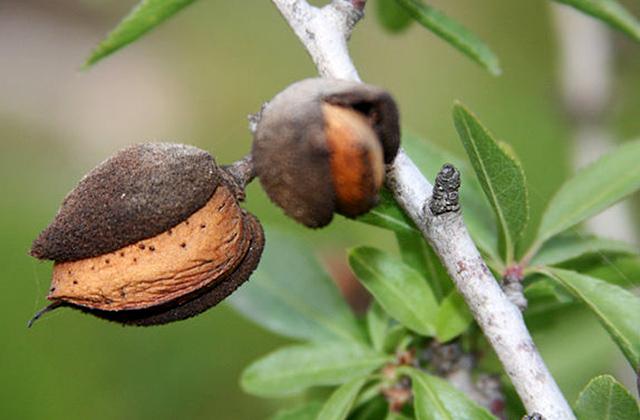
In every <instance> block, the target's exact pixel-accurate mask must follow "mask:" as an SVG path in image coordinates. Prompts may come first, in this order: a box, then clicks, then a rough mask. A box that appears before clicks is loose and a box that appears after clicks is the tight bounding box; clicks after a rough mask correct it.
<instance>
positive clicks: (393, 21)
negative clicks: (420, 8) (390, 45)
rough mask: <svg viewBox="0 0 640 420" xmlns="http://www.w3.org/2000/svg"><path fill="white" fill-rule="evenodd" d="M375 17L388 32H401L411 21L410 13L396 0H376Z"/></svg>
mask: <svg viewBox="0 0 640 420" xmlns="http://www.w3.org/2000/svg"><path fill="white" fill-rule="evenodd" d="M376 17H377V18H378V22H380V24H381V25H382V27H383V28H385V29H386V30H388V31H389V32H401V31H403V30H405V29H407V28H408V27H409V25H410V24H411V23H412V19H411V15H409V14H408V13H407V12H406V11H405V10H404V8H403V7H401V6H400V5H399V4H398V2H397V1H396V0H377V1H376Z"/></svg>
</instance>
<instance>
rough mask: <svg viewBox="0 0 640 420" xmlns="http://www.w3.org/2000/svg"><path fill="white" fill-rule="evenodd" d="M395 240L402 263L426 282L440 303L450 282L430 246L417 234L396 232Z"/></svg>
mask: <svg viewBox="0 0 640 420" xmlns="http://www.w3.org/2000/svg"><path fill="white" fill-rule="evenodd" d="M396 240H397V242H398V248H399V249H400V256H401V257H402V261H404V263H405V264H407V265H408V266H409V267H411V268H413V269H414V270H416V271H417V272H418V273H420V274H421V275H422V277H424V278H425V279H426V280H427V282H428V283H429V286H430V287H431V290H432V291H433V294H434V295H435V297H436V300H437V301H438V302H440V301H441V300H442V298H443V297H444V295H445V290H449V289H450V287H451V284H452V282H451V280H450V279H449V275H448V274H447V271H446V270H445V268H444V267H443V266H442V263H441V262H440V260H439V259H438V257H437V256H436V255H435V253H434V252H433V250H432V249H431V246H430V245H429V244H428V243H427V242H425V240H424V238H423V237H422V236H421V235H418V234H409V233H404V232H396Z"/></svg>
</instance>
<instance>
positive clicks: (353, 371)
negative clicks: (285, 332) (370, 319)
mask: <svg viewBox="0 0 640 420" xmlns="http://www.w3.org/2000/svg"><path fill="white" fill-rule="evenodd" d="M389 360H390V358H389V356H384V355H381V354H379V353H376V352H374V351H373V350H371V349H368V348H366V347H363V346H359V345H357V344H351V343H344V342H338V343H318V344H313V345H298V346H290V347H283V348H281V349H279V350H276V351H275V352H273V353H270V354H268V355H267V356H265V357H263V358H261V359H258V360H257V361H255V362H253V363H252V364H251V365H249V367H247V368H246V369H245V370H244V372H243V373H242V378H241V380H240V384H241V385H242V388H243V389H244V390H245V391H246V392H248V393H250V394H253V395H258V396H263V397H282V396H287V395H292V394H296V393H299V392H301V391H304V390H305V389H307V388H309V387H312V386H328V385H340V384H343V383H345V382H348V381H350V380H352V379H356V378H361V377H363V376H366V375H368V374H369V373H370V372H372V371H373V370H375V369H377V368H379V367H380V366H382V365H383V364H384V363H386V362H388V361H389Z"/></svg>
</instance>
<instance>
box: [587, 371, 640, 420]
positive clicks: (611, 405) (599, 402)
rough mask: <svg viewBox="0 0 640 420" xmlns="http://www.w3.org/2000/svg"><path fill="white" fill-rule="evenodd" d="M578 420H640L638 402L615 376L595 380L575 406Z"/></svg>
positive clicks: (603, 376) (600, 377)
mask: <svg viewBox="0 0 640 420" xmlns="http://www.w3.org/2000/svg"><path fill="white" fill-rule="evenodd" d="M575 410H576V415H577V416H578V420H603V419H606V420H639V419H640V409H639V408H638V402H637V401H636V399H635V398H633V397H632V396H631V394H629V391H627V390H626V389H625V387H624V386H622V384H620V383H619V382H618V381H616V380H615V379H614V378H613V376H610V375H602V376H598V377H595V378H593V379H592V380H591V381H590V382H589V383H588V384H587V386H586V387H585V388H584V389H583V390H582V392H580V395H579V396H578V400H577V401H576V405H575Z"/></svg>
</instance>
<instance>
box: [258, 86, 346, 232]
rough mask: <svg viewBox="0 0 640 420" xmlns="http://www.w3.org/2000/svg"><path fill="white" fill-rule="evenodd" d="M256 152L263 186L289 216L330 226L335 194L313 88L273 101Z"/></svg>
mask: <svg viewBox="0 0 640 420" xmlns="http://www.w3.org/2000/svg"><path fill="white" fill-rule="evenodd" d="M252 153H253V159H254V162H255V166H256V173H257V174H258V177H259V179H260V183H261V184H262V187H263V188H264V190H265V191H266V193H267V194H268V195H269V198H270V199H271V200H272V201H274V202H275V203H276V204H277V205H278V206H280V207H281V208H282V209H284V211H285V213H286V214H287V215H289V216H291V217H293V218H294V219H296V220H297V221H299V222H301V223H303V224H304V225H306V226H309V227H321V226H324V225H326V224H327V223H329V222H330V221H331V219H332V218H333V211H334V209H335V207H334V201H335V200H334V191H333V185H332V182H331V174H330V166H329V150H328V148H327V145H326V141H325V138H324V121H323V117H322V111H321V109H320V99H319V97H318V89H317V86H316V85H315V84H309V83H304V82H301V83H296V84H295V85H292V86H291V87H289V88H288V89H286V90H285V91H283V92H282V93H280V94H278V95H277V96H276V97H275V98H273V100H272V101H271V102H270V103H269V106H267V108H266V109H265V110H264V112H263V114H262V118H261V119H260V122H259V124H258V127H257V130H256V134H255V139H254V142H253V151H252Z"/></svg>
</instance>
